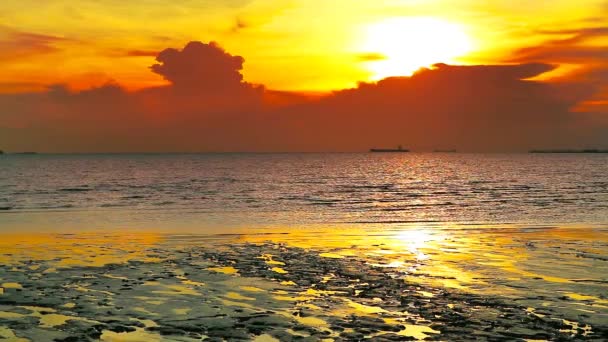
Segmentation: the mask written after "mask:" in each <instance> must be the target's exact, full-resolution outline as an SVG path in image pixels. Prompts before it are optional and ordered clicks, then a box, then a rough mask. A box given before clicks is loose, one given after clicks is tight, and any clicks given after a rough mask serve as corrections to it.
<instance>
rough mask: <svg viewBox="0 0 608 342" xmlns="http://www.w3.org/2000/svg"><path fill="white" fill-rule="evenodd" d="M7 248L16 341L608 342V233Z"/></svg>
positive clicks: (256, 232)
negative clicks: (404, 341) (406, 341)
mask: <svg viewBox="0 0 608 342" xmlns="http://www.w3.org/2000/svg"><path fill="white" fill-rule="evenodd" d="M1 241H2V242H0V250H1V251H2V252H1V253H0V259H1V261H2V262H1V264H2V266H0V283H1V284H0V287H1V288H2V289H3V291H2V293H1V294H0V327H1V328H0V329H4V330H0V334H3V335H0V336H13V335H14V336H18V337H19V338H25V339H29V340H33V341H43V340H45V338H47V337H53V338H58V339H61V338H66V337H70V336H71V337H78V338H80V339H86V338H101V339H102V340H105V341H123V340H129V339H131V340H135V341H143V340H158V341H160V340H179V341H194V340H200V338H203V337H210V338H226V339H254V338H261V339H262V340H264V339H270V340H272V339H273V338H274V339H278V340H292V339H296V338H303V339H305V340H306V339H308V340H311V341H315V340H321V339H328V340H352V339H364V338H375V339H382V338H384V339H387V340H391V339H400V338H410V339H433V340H450V341H454V340H467V339H469V338H470V337H471V336H475V337H476V338H479V339H511V340H512V339H515V340H517V339H529V340H538V339H540V340H555V339H563V340H568V339H577V340H580V339H602V338H606V337H608V298H607V297H606V293H607V292H608V291H607V290H608V278H607V277H606V275H607V274H608V254H607V253H606V251H607V250H608V228H606V227H604V228H602V227H594V228H581V227H573V226H570V227H540V226H536V227H518V226H495V227H471V226H455V225H446V226H444V227H441V226H428V227H427V226H423V225H409V226H402V227H400V228H395V227H393V228H391V229H387V228H386V227H383V228H381V229H377V228H369V227H368V228H366V229H361V228H360V227H358V226H344V227H331V228H322V227H320V226H314V227H307V228H304V227H302V228H299V229H250V230H248V231H247V232H246V231H242V232H241V233H234V234H202V235H201V234H196V235H193V234H191V233H184V234H171V233H169V234H167V233H162V232H141V231H140V232H128V231H127V232H125V231H122V232H118V231H114V232H105V233H102V232H97V233H82V234H58V233H51V234H19V233H11V234H6V233H5V234H2V239H1ZM49 340H50V339H49Z"/></svg>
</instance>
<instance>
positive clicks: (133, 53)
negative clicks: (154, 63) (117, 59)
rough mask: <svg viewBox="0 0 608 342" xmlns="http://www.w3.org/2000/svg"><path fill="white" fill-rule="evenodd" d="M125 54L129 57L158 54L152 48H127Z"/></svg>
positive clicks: (154, 55)
mask: <svg viewBox="0 0 608 342" xmlns="http://www.w3.org/2000/svg"><path fill="white" fill-rule="evenodd" d="M126 55H127V56H129V57H156V56H158V51H152V50H129V51H127V52H126Z"/></svg>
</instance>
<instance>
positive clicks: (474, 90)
mask: <svg viewBox="0 0 608 342" xmlns="http://www.w3.org/2000/svg"><path fill="white" fill-rule="evenodd" d="M157 61H158V63H156V64H154V65H153V66H152V68H151V69H152V71H153V72H155V73H157V74H159V75H161V76H163V77H164V78H165V79H167V80H168V81H169V85H166V86H162V87H153V88H147V89H143V90H139V91H135V92H128V91H126V90H125V89H123V88H122V87H120V86H119V85H117V84H112V83H111V84H106V85H104V86H101V87H96V88H92V89H89V90H86V91H70V90H68V89H67V88H66V87H64V86H61V85H57V86H53V87H50V88H49V89H48V90H46V91H43V92H37V93H24V94H4V95H0V146H1V147H2V148H3V149H4V150H9V151H10V150H37V151H64V152H87V151H94V152H103V151H119V152H128V151H161V152H162V151H364V150H367V149H368V148H370V147H374V146H379V147H380V146H396V145H399V144H402V145H404V146H406V147H409V148H412V149H415V150H431V149H435V148H450V149H451V148H455V149H458V150H462V151H524V150H527V149H530V148H565V147H568V148H576V147H589V146H593V147H601V148H605V147H606V145H608V122H606V121H605V120H602V119H601V118H599V117H598V116H597V115H596V116H593V117H592V116H590V113H589V112H583V113H581V111H580V110H577V106H578V105H580V104H581V103H584V101H588V100H590V99H594V101H595V102H593V103H591V104H595V105H596V106H595V107H594V108H596V109H601V108H603V107H602V106H605V102H603V101H602V100H601V99H599V100H598V99H595V98H594V97H593V95H594V94H597V93H598V92H599V91H600V90H601V89H600V88H601V87H599V86H600V81H598V80H594V81H582V80H577V81H576V82H566V81H563V80H562V81H560V82H540V81H532V80H530V79H531V78H534V77H536V76H538V75H541V74H543V73H546V72H549V71H551V70H553V69H554V68H555V66H554V65H552V64H548V63H540V62H538V63H517V64H512V65H477V66H453V65H446V64H437V65H435V66H433V67H432V68H429V69H422V70H420V71H418V72H417V73H415V74H414V75H413V76H412V77H392V78H387V79H384V80H381V81H379V82H375V83H360V84H359V85H358V86H357V87H356V88H353V89H347V90H342V91H336V92H334V93H331V94H326V95H322V96H321V95H316V96H306V95H304V94H297V93H288V92H280V91H271V90H268V89H265V88H264V87H262V86H258V85H253V84H250V83H248V82H246V81H245V80H244V78H243V75H242V69H243V65H244V59H243V58H242V57H240V56H235V55H232V54H230V53H228V52H226V51H224V50H223V49H222V48H221V47H220V46H219V45H218V44H216V43H209V44H206V43H201V42H191V43H188V44H187V45H186V46H185V47H184V48H183V49H181V50H179V49H166V50H164V51H162V52H160V53H159V54H158V55H157ZM596 77H600V76H598V75H596ZM600 78H601V79H604V78H603V76H601V77H600ZM594 113H595V112H594ZM602 144H603V145H602Z"/></svg>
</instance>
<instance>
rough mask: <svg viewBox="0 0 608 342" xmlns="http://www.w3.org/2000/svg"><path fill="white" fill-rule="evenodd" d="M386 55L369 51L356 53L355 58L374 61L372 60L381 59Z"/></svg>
mask: <svg viewBox="0 0 608 342" xmlns="http://www.w3.org/2000/svg"><path fill="white" fill-rule="evenodd" d="M386 58H387V57H386V56H385V55H383V54H381V53H376V52H370V53H362V54H358V55H357V59H358V60H359V61H362V62H374V61H382V60H385V59H386Z"/></svg>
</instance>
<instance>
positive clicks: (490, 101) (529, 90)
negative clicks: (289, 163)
mask: <svg viewBox="0 0 608 342" xmlns="http://www.w3.org/2000/svg"><path fill="white" fill-rule="evenodd" d="M552 68H553V67H552V66H551V65H546V64H522V65H510V66H449V65H444V64H440V65H437V66H435V68H433V69H424V70H421V71H419V72H418V73H416V74H415V75H414V76H412V77H393V78H387V79H384V80H382V81H380V82H378V83H362V84H360V85H359V86H358V87H357V88H355V89H350V90H344V91H340V92H336V93H334V94H333V95H332V96H329V97H326V98H324V99H322V100H321V101H319V102H317V103H314V104H307V105H303V106H300V107H299V108H298V109H297V110H295V112H297V113H298V114H297V115H292V116H291V117H289V118H288V119H285V121H286V122H285V126H292V127H297V129H294V131H293V132H292V133H291V134H290V136H291V139H292V141H297V142H299V144H300V145H298V148H299V149H303V150H319V149H329V150H353V149H355V150H365V149H367V148H369V147H372V146H396V145H398V144H402V145H404V146H408V147H411V148H414V149H423V150H429V149H434V148H457V149H460V150H469V151H513V150H520V151H521V150H526V149H528V148H530V147H533V146H561V145H566V146H573V145H578V144H579V143H580V141H578V140H577V139H583V138H585V133H583V132H584V130H583V129H582V126H581V122H580V121H579V120H578V118H577V117H576V116H575V115H574V114H572V113H570V111H569V108H570V107H572V106H574V105H575V104H577V103H578V102H579V101H581V100H582V99H584V98H585V97H586V96H589V95H590V94H591V93H592V91H593V89H591V88H589V87H586V86H581V85H576V84H560V85H552V84H548V83H541V82H533V81H526V80H524V79H526V78H530V77H533V76H536V75H538V74H540V73H543V72H546V71H549V70H551V69H552ZM298 132H299V133H301V134H299V135H298V134H297V133H298ZM312 134H314V137H315V138H314V139H306V137H305V136H306V135H308V136H312ZM297 137H298V138H297ZM581 141H582V140H581ZM606 143H608V141H606Z"/></svg>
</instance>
